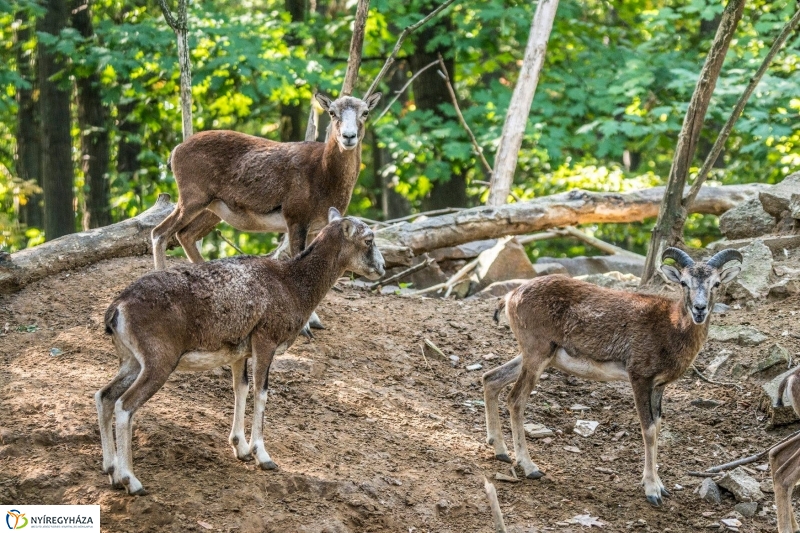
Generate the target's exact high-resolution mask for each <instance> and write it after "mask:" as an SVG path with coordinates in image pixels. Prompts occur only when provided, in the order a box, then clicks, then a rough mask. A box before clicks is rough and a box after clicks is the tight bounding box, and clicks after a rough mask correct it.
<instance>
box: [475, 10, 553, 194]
mask: <svg viewBox="0 0 800 533" xmlns="http://www.w3.org/2000/svg"><path fill="white" fill-rule="evenodd" d="M557 9H558V0H539V4H538V5H537V6H536V13H535V14H534V15H533V21H532V22H531V31H530V34H529V35H528V44H527V46H526V47H525V57H524V58H523V60H522V68H521V69H520V72H519V79H518V80H517V85H516V86H515V87H514V94H513V95H512V96H511V103H510V105H509V106H508V112H507V113H506V121H505V123H504V124H503V134H502V135H501V136H500V145H499V147H498V149H497V155H496V156H495V159H494V172H493V173H492V181H491V186H490V189H489V199H488V200H487V202H486V204H487V205H503V204H504V203H506V201H507V200H508V194H509V192H510V191H511V184H512V183H513V181H514V172H515V171H516V169H517V159H518V158H519V149H520V146H522V137H523V135H524V134H525V127H526V126H527V124H528V115H530V112H531V103H533V96H534V94H535V93H536V85H538V83H539V73H540V72H541V70H542V65H544V56H545V52H547V41H549V40H550V31H551V30H552V29H553V21H554V20H555V17H556V10H557Z"/></svg>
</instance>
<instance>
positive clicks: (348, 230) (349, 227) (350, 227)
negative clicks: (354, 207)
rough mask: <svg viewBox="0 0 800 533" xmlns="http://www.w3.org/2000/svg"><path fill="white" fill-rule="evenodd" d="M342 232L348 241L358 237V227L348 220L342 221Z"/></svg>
mask: <svg viewBox="0 0 800 533" xmlns="http://www.w3.org/2000/svg"><path fill="white" fill-rule="evenodd" d="M342 231H343V232H344V235H345V237H347V238H348V239H352V238H353V237H355V235H356V231H357V228H356V225H355V224H353V221H352V220H350V219H348V218H346V219H344V220H342Z"/></svg>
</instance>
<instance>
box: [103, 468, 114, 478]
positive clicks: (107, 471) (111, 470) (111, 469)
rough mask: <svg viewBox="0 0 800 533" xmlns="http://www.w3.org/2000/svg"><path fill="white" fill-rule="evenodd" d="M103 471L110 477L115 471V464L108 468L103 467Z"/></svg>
mask: <svg viewBox="0 0 800 533" xmlns="http://www.w3.org/2000/svg"><path fill="white" fill-rule="evenodd" d="M103 473H104V474H106V475H107V476H109V477H110V476H111V474H113V473H114V466H113V465H112V466H109V467H108V468H104V469H103Z"/></svg>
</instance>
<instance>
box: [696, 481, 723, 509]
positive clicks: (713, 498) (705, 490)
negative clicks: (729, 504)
mask: <svg viewBox="0 0 800 533" xmlns="http://www.w3.org/2000/svg"><path fill="white" fill-rule="evenodd" d="M698 494H699V496H700V498H701V499H703V500H705V501H707V502H709V503H720V502H721V501H722V495H721V494H720V493H719V487H718V486H717V484H716V483H714V480H713V479H711V478H710V477H707V478H705V479H704V480H703V483H702V484H701V485H700V490H699V491H698Z"/></svg>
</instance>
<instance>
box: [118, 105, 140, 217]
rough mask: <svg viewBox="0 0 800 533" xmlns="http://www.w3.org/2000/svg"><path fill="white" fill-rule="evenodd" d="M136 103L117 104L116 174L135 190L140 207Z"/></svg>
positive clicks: (138, 136) (138, 140)
mask: <svg viewBox="0 0 800 533" xmlns="http://www.w3.org/2000/svg"><path fill="white" fill-rule="evenodd" d="M136 105H137V102H136V100H131V101H130V102H125V103H123V104H120V105H119V106H117V121H118V122H117V131H119V144H118V145H117V175H118V176H119V179H120V180H121V181H122V182H123V183H128V184H129V186H130V187H132V188H133V189H134V190H135V192H136V196H137V198H138V199H139V202H140V203H139V207H140V208H141V198H142V190H141V185H140V184H139V179H138V172H139V169H140V168H141V164H140V163H139V156H140V155H141V153H142V142H141V130H142V126H141V124H140V123H139V122H138V121H137V120H136V117H134V116H133V111H134V110H135V109H136Z"/></svg>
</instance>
